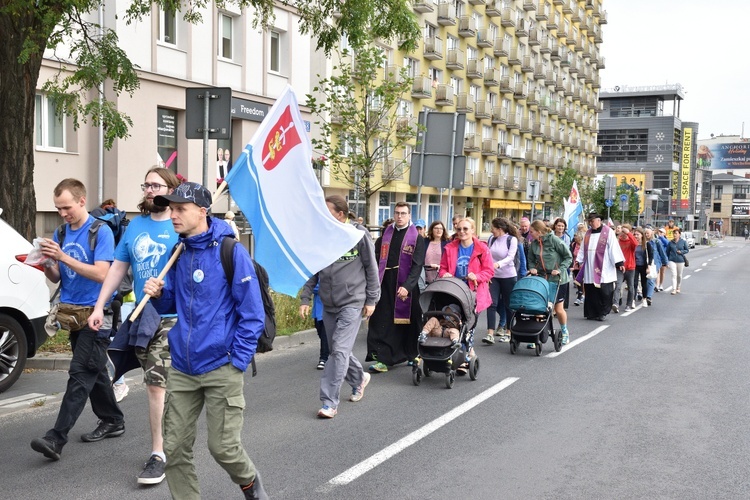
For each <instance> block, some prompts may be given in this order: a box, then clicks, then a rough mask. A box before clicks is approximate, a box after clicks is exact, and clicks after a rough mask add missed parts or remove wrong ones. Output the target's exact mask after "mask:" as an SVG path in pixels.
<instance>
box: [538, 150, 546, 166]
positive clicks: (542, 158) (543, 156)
mask: <svg viewBox="0 0 750 500" xmlns="http://www.w3.org/2000/svg"><path fill="white" fill-rule="evenodd" d="M537 155H538V158H537V160H536V164H537V165H539V166H540V167H546V166H547V153H537Z"/></svg>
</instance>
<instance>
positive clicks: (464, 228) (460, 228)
mask: <svg viewBox="0 0 750 500" xmlns="http://www.w3.org/2000/svg"><path fill="white" fill-rule="evenodd" d="M464 231H471V228H470V227H457V228H456V232H457V233H463V232H464Z"/></svg>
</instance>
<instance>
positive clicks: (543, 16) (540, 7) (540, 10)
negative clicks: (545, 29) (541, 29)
mask: <svg viewBox="0 0 750 500" xmlns="http://www.w3.org/2000/svg"><path fill="white" fill-rule="evenodd" d="M548 15H549V8H548V7H547V2H546V1H545V0H537V3H536V14H535V17H536V20H537V21H546V20H547V18H548Z"/></svg>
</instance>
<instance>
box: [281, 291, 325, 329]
mask: <svg viewBox="0 0 750 500" xmlns="http://www.w3.org/2000/svg"><path fill="white" fill-rule="evenodd" d="M271 297H273V303H274V305H275V306H276V334H277V335H291V334H292V333H296V332H299V331H300V330H308V329H310V328H315V324H314V322H313V320H312V319H311V318H310V317H309V316H308V317H307V318H306V319H302V318H300V316H299V304H300V299H299V296H297V297H290V296H288V295H282V294H280V293H276V292H273V291H272V292H271Z"/></svg>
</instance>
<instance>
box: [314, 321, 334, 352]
mask: <svg viewBox="0 0 750 500" xmlns="http://www.w3.org/2000/svg"><path fill="white" fill-rule="evenodd" d="M315 330H317V332H318V338H319V339H320V358H319V359H320V361H328V356H329V355H330V352H331V351H330V350H329V349H328V336H327V335H326V325H325V323H323V320H322V319H316V320H315Z"/></svg>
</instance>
